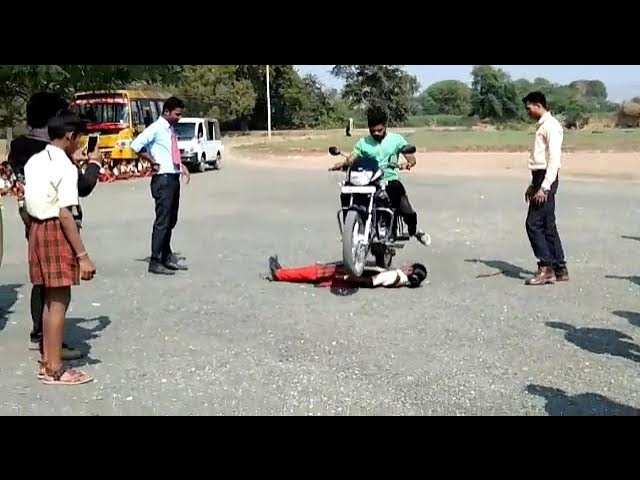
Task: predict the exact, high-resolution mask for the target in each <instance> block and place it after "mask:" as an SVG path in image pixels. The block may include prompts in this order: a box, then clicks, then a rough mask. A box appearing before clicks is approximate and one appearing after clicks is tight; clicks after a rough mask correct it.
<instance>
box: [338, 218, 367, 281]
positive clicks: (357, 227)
mask: <svg viewBox="0 0 640 480" xmlns="http://www.w3.org/2000/svg"><path fill="white" fill-rule="evenodd" d="M363 236H364V222H363V221H362V217H361V216H360V215H359V214H358V212H355V211H349V212H347V216H346V218H345V220H344V229H343V231H342V260H343V263H344V267H345V269H346V270H347V272H348V273H349V274H351V275H353V276H354V277H361V276H362V274H363V273H364V267H365V264H366V260H367V252H366V250H365V249H363V248H362V247H361V240H360V239H361V238H362V237H363Z"/></svg>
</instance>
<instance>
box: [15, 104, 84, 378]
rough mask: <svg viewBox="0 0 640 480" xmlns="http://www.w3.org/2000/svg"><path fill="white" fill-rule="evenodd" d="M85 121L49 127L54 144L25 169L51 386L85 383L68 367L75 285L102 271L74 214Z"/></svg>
mask: <svg viewBox="0 0 640 480" xmlns="http://www.w3.org/2000/svg"><path fill="white" fill-rule="evenodd" d="M85 125H86V124H85V122H83V121H82V120H81V119H80V118H79V117H77V116H75V115H72V114H70V113H62V114H60V115H57V116H56V117H54V118H52V119H51V120H50V121H49V123H48V133H49V137H50V139H51V142H50V144H49V145H47V147H46V148H45V149H44V150H43V151H42V152H40V153H38V154H36V155H34V156H33V157H31V159H29V161H28V162H27V164H26V165H25V168H24V176H25V206H26V210H27V212H28V214H29V218H28V224H27V227H28V229H29V275H30V278H31V282H32V283H33V285H35V286H40V287H41V288H43V290H44V299H45V314H44V336H43V349H42V360H41V362H40V364H41V368H40V373H39V375H38V376H39V378H40V379H41V380H42V381H43V383H45V384H47V385H81V384H84V383H88V382H90V381H92V380H93V379H92V377H90V376H89V375H87V374H86V373H83V372H80V371H75V370H69V369H66V368H65V367H64V366H63V363H62V361H63V360H62V337H63V334H64V321H65V315H66V312H67V309H68V308H69V303H70V302H71V287H72V286H74V285H79V284H80V279H82V280H85V281H88V280H91V279H92V278H93V277H94V275H95V273H96V268H95V266H94V264H93V262H92V260H91V258H90V257H89V254H88V253H87V250H86V248H85V246H84V244H83V243H82V239H81V237H80V232H79V229H78V226H77V224H76V219H75V218H74V215H73V214H72V211H73V209H74V208H77V207H78V205H79V196H78V168H77V165H75V164H74V162H73V161H72V160H71V158H70V157H71V156H72V155H73V153H74V152H76V151H77V150H78V140H79V137H80V134H81V132H82V130H83V129H84V127H85Z"/></svg>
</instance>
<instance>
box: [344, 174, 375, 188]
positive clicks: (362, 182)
mask: <svg viewBox="0 0 640 480" xmlns="http://www.w3.org/2000/svg"><path fill="white" fill-rule="evenodd" d="M372 177H373V172H366V171H365V172H353V171H352V172H351V173H350V174H349V183H351V184H352V185H355V186H357V187H366V186H367V185H369V184H370V183H371V178H372Z"/></svg>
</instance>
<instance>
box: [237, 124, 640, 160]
mask: <svg viewBox="0 0 640 480" xmlns="http://www.w3.org/2000/svg"><path fill="white" fill-rule="evenodd" d="M365 133H366V132H357V134H356V135H354V136H353V137H351V138H347V137H346V136H345V135H344V132H340V131H327V132H318V131H315V132H314V131H309V132H306V134H305V133H301V134H300V135H297V136H295V137H294V136H280V135H278V134H276V135H275V136H274V138H273V139H272V140H271V141H267V140H265V139H264V138H260V137H258V138H255V137H254V138H252V139H251V141H239V140H238V141H237V142H233V143H234V144H236V146H237V147H238V148H239V149H248V150H251V151H254V152H258V153H264V154H273V155H296V154H297V155H300V154H307V153H308V154H318V153H323V152H326V151H327V148H328V147H329V146H330V145H337V146H339V147H340V148H341V149H342V150H343V151H350V150H351V148H352V147H353V145H354V143H355V142H356V141H357V139H358V138H360V136H362V135H364V134H365ZM404 134H405V135H406V137H407V139H408V140H409V141H410V142H412V143H414V144H415V145H416V146H417V147H418V150H419V151H422V152H429V151H431V152H434V151H436V152H526V151H528V150H529V148H530V147H531V144H532V142H533V132H532V131H517V130H494V131H479V130H460V129H457V130H433V129H426V128H420V129H413V130H411V129H404ZM565 151H567V152H577V151H580V152H636V151H640V130H621V129H603V130H584V131H577V132H576V131H567V132H566V134H565Z"/></svg>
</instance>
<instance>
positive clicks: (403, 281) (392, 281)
mask: <svg viewBox="0 0 640 480" xmlns="http://www.w3.org/2000/svg"><path fill="white" fill-rule="evenodd" d="M408 285H409V277H407V274H406V273H404V272H403V271H402V270H400V269H398V270H385V271H383V272H381V273H379V274H377V275H376V276H375V277H373V286H374V287H385V288H400V287H406V286H408Z"/></svg>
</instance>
